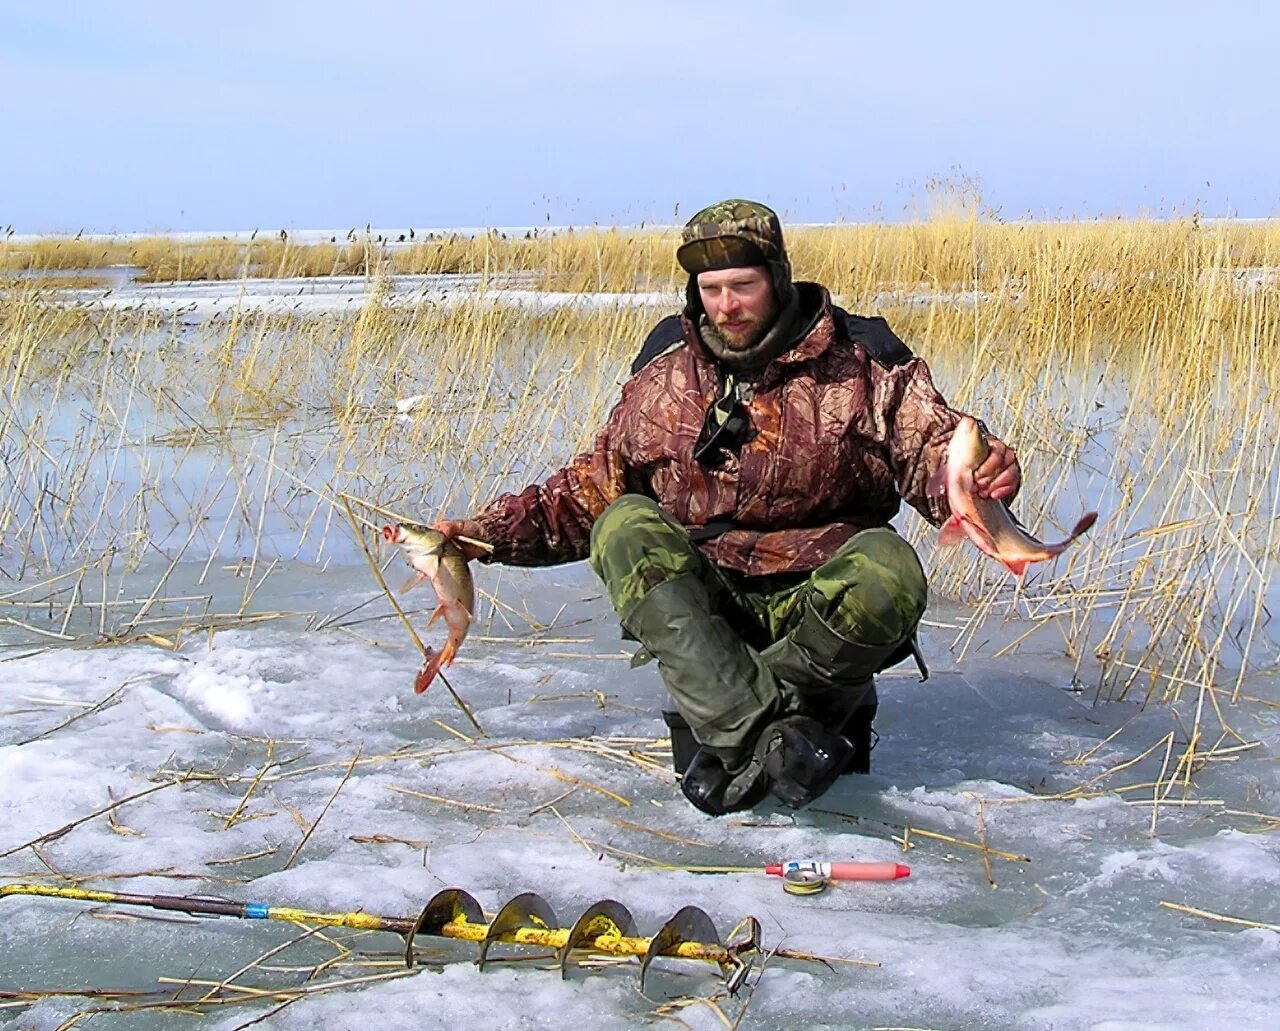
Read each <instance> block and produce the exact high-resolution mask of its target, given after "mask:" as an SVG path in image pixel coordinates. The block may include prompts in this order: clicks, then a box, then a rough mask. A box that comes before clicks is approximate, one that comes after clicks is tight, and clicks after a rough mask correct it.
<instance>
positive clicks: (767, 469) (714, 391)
mask: <svg viewBox="0 0 1280 1031" xmlns="http://www.w3.org/2000/svg"><path fill="white" fill-rule="evenodd" d="M819 301H820V305H821V307H820V311H819V312H818V314H817V317H816V321H814V322H813V323H812V325H811V328H810V329H809V331H808V332H807V333H806V334H805V336H804V337H803V338H802V339H800V340H799V341H798V342H797V343H796V344H795V345H794V346H793V347H792V348H791V350H789V351H787V352H785V353H784V354H782V355H780V356H779V357H777V358H775V359H774V360H773V361H772V362H771V363H770V364H769V365H768V366H767V367H766V368H765V369H764V371H763V373H762V374H761V375H760V377H759V379H758V380H757V381H756V382H755V383H754V387H753V390H752V392H751V396H750V398H749V400H748V401H747V408H748V411H749V414H750V422H751V434H750V435H749V438H748V439H747V441H746V442H745V443H744V444H743V445H742V447H741V450H740V452H739V454H737V455H733V454H729V455H727V456H725V458H724V461H723V462H722V463H721V464H719V465H715V466H712V467H710V468H707V467H704V466H702V465H700V464H699V463H698V462H697V461H696V460H695V459H694V457H693V450H694V445H695V442H696V441H697V440H698V435H699V432H700V431H701V429H702V424H703V418H704V415H705V413H706V410H707V408H708V406H709V405H711V404H712V403H713V402H714V401H715V400H716V398H717V397H718V395H719V391H720V379H719V376H718V373H717V367H716V363H715V361H714V359H713V358H712V356H711V354H710V352H708V351H707V350H706V348H705V347H704V346H703V344H702V341H701V339H700V337H699V335H698V330H697V327H696V326H694V325H693V323H692V322H690V320H689V319H688V318H684V317H682V322H683V329H684V343H683V344H680V345H677V346H676V347H675V348H674V349H673V350H671V351H668V352H667V353H666V354H663V355H661V356H660V357H658V358H656V359H654V360H653V361H651V362H650V363H649V364H648V365H646V366H645V367H644V368H643V369H641V370H640V371H639V372H637V373H636V375H635V376H633V377H632V378H631V379H630V380H629V381H628V382H627V383H626V384H625V385H624V386H623V388H622V398H621V400H620V401H619V402H618V403H617V405H616V406H615V407H614V408H613V411H612V412H611V413H610V415H609V419H608V422H607V423H606V425H605V427H604V430H603V431H602V432H601V433H600V434H599V436H598V437H597V438H596V441H595V445H594V447H593V448H592V449H591V450H590V451H587V452H585V453H584V454H581V455H579V456H578V457H577V458H575V459H573V461H571V462H570V463H569V464H568V465H566V466H565V467H564V468H563V469H560V470H559V471H557V472H555V473H553V474H552V475H551V476H550V477H549V478H548V479H547V480H546V482H544V483H542V484H540V485H534V486H531V487H528V488H526V489H525V490H524V491H522V492H521V493H519V494H505V495H503V496H502V497H500V498H497V499H496V500H495V501H493V502H492V503H490V504H489V505H488V506H486V507H485V508H484V509H483V510H482V511H481V512H480V513H478V514H477V515H476V519H477V520H478V522H479V523H480V525H481V526H482V527H483V529H484V532H485V538H486V540H488V541H489V543H491V544H492V545H493V546H494V552H493V555H492V557H491V559H490V561H497V562H504V563H509V564H514V565H527V566H542V565H554V564H556V563H559V562H570V561H574V560H576V559H582V558H585V557H586V556H587V552H588V549H589V545H590V536H591V526H592V523H594V522H595V520H596V518H597V517H598V516H599V515H600V514H601V513H602V512H603V511H604V510H605V508H606V507H608V505H609V504H610V503H612V502H613V501H615V500H617V499H618V498H619V497H620V496H622V495H623V494H637V493H638V494H644V495H647V496H648V497H651V498H653V499H654V500H656V501H657V502H658V504H659V505H660V506H661V507H662V508H663V509H664V510H665V511H667V512H669V513H670V514H671V515H672V516H674V517H675V518H676V519H677V520H679V521H680V522H681V523H683V524H684V525H685V526H688V527H697V526H702V525H705V524H706V523H708V522H711V521H713V520H714V521H723V520H729V521H731V522H732V524H733V528H732V529H730V530H728V531H727V532H724V533H722V534H720V535H719V536H717V537H714V538H713V539H711V540H708V541H705V542H703V543H701V544H700V545H699V546H700V547H701V548H702V550H703V553H704V554H705V555H706V556H707V557H708V558H709V559H711V561H713V562H715V563H716V564H717V565H720V566H723V567H726V568H728V569H732V570H736V571H737V572H739V573H745V574H748V575H762V574H771V573H780V572H808V571H810V570H813V569H816V568H817V567H818V566H820V565H821V564H822V563H823V562H825V561H826V560H827V559H828V558H829V557H830V556H831V555H832V554H833V553H834V552H835V550H836V549H837V548H838V547H839V546H840V545H841V544H843V543H844V542H845V541H846V540H848V539H849V538H850V537H851V536H853V534H855V533H857V532H858V531H860V530H864V529H867V528H868V527H872V526H883V525H885V524H886V523H888V521H889V520H890V519H892V518H893V516H894V515H895V514H896V513H897V512H898V509H899V507H900V499H905V500H906V501H907V502H908V503H909V504H910V505H912V506H913V507H914V508H915V509H916V510H917V511H919V512H920V514H921V515H922V516H924V518H925V519H927V520H928V521H929V522H931V523H933V524H934V525H935V526H937V525H940V524H941V523H942V522H943V521H945V519H946V518H947V515H948V512H947V507H946V502H945V499H943V498H940V497H932V496H929V495H927V494H926V491H925V484H926V482H927V481H928V479H929V475H930V473H932V471H933V470H934V469H936V468H937V467H938V466H939V465H941V464H942V463H943V462H944V461H945V459H946V442H947V440H948V439H949V437H950V433H951V431H952V430H953V429H954V428H955V426H956V423H957V422H958V421H959V419H960V415H961V413H959V412H957V411H955V410H953V409H951V408H949V407H948V406H947V403H946V402H945V401H944V400H943V398H942V396H941V395H940V394H939V393H938V391H937V390H936V389H935V388H934V386H933V381H932V378H931V377H930V374H929V369H928V366H926V365H925V363H924V362H923V361H921V360H920V359H919V358H915V359H912V360H911V361H909V362H907V363H906V364H904V365H899V366H895V367H894V368H892V369H887V368H884V367H882V366H880V365H878V364H876V363H875V362H873V361H872V360H871V359H869V358H868V357H867V354H866V352H865V351H864V350H863V349H862V348H861V347H860V346H858V345H856V344H853V343H851V342H850V341H848V340H845V339H842V338H840V337H838V336H837V333H836V326H835V322H834V320H833V318H832V314H831V307H830V298H829V297H828V296H827V294H826V291H825V290H821V291H820V297H819Z"/></svg>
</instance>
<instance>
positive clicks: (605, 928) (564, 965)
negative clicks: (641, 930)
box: [557, 899, 636, 977]
mask: <svg viewBox="0 0 1280 1031" xmlns="http://www.w3.org/2000/svg"><path fill="white" fill-rule="evenodd" d="M635 933H636V922H635V919H634V918H633V917H632V916H631V912H630V910H628V909H627V907H626V906H624V905H623V904H622V903H621V902H615V901H614V900H613V899H603V900H602V901H600V902H597V903H595V905H593V906H592V907H591V908H590V909H588V910H587V911H586V912H585V913H583V914H582V916H580V917H578V919H577V920H576V921H574V924H573V927H571V928H570V929H569V940H568V941H566V942H565V943H564V947H563V948H561V949H560V953H559V955H558V957H557V958H558V959H559V961H560V976H561V977H567V976H568V975H569V954H570V953H571V952H573V950H574V949H578V948H581V947H582V946H583V945H585V944H588V943H590V942H593V941H595V940H596V939H597V938H599V937H600V936H601V935H604V934H607V935H612V936H614V937H618V938H631V937H633V936H634V935H635Z"/></svg>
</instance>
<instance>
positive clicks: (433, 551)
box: [382, 523, 476, 694]
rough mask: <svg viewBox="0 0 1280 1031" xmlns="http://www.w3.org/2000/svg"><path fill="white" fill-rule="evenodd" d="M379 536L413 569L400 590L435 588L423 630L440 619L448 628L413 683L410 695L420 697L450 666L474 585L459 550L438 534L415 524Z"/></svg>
mask: <svg viewBox="0 0 1280 1031" xmlns="http://www.w3.org/2000/svg"><path fill="white" fill-rule="evenodd" d="M382 536H383V538H384V539H385V540H386V541H387V542H388V543H390V544H394V545H396V546H397V547H398V548H399V549H400V550H401V552H403V553H404V557H405V559H406V560H407V561H408V563H409V565H411V566H412V567H413V569H414V576H413V578H412V579H410V580H409V582H408V583H407V584H405V585H404V588H403V589H404V590H406V591H409V590H412V589H413V588H414V587H416V586H417V585H418V584H420V583H422V581H424V580H430V581H431V586H432V587H433V588H435V592H436V602H437V608H436V610H435V612H433V613H432V614H431V619H430V620H429V621H428V623H427V626H430V625H431V624H432V623H434V622H435V621H436V620H437V619H439V618H440V617H441V616H443V617H444V622H445V626H447V627H448V628H449V635H448V637H447V638H446V640H445V643H444V647H443V648H441V649H440V650H439V651H436V650H435V649H434V648H428V649H427V652H426V659H427V662H426V665H425V666H423V667H422V672H420V673H419V674H418V676H417V679H415V680H414V682H413V689H414V691H416V692H417V693H418V694H422V692H423V691H425V690H426V689H427V687H428V685H430V683H431V681H432V680H434V679H435V675H436V674H437V673H438V672H439V671H440V667H441V666H448V665H450V664H451V663H452V662H453V659H454V656H455V655H457V654H458V649H459V648H460V647H461V646H462V642H463V641H464V640H465V639H466V636H467V630H468V629H469V628H470V626H471V615H472V613H473V612H474V611H475V605H476V589H475V583H474V582H473V581H472V579H471V568H470V567H469V566H468V565H467V559H466V557H465V556H464V555H463V554H462V551H461V549H460V548H459V547H458V546H457V545H456V544H454V543H453V541H451V540H449V538H448V537H446V536H445V535H444V534H442V533H441V532H440V531H439V530H433V529H432V528H431V527H429V526H420V525H418V524H416V523H393V524H391V525H389V526H384V527H383V528H382Z"/></svg>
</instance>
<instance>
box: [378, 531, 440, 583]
mask: <svg viewBox="0 0 1280 1031" xmlns="http://www.w3.org/2000/svg"><path fill="white" fill-rule="evenodd" d="M382 536H383V538H384V539H385V540H386V541H387V542H388V543H390V544H394V545H396V546H397V547H399V548H400V550H401V551H403V552H404V556H405V558H406V559H408V560H409V564H410V565H411V566H413V568H414V569H416V570H417V571H418V572H419V573H424V574H425V575H427V576H435V573H436V569H437V567H438V566H439V564H440V559H441V557H442V556H443V555H444V552H445V545H446V543H447V541H448V538H447V537H445V535H444V534H442V533H441V532H440V531H439V530H433V529H432V528H431V527H429V526H421V525H419V524H418V523H392V524H390V525H388V526H384V527H383V528H382Z"/></svg>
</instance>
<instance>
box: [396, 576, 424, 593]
mask: <svg viewBox="0 0 1280 1031" xmlns="http://www.w3.org/2000/svg"><path fill="white" fill-rule="evenodd" d="M426 578H427V574H426V573H419V572H417V571H416V570H415V571H414V574H413V576H411V577H409V579H408V580H406V581H405V582H404V586H403V587H401V588H400V593H401V594H408V593H409V592H410V591H412V590H413V589H414V588H415V587H417V586H418V584H420V583H422V581H423V580H425V579H426Z"/></svg>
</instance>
